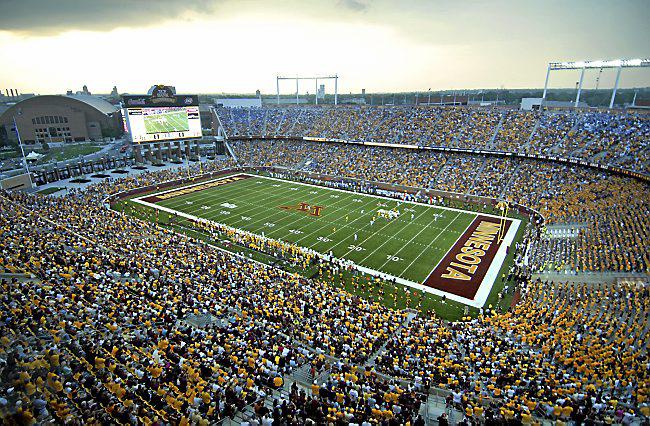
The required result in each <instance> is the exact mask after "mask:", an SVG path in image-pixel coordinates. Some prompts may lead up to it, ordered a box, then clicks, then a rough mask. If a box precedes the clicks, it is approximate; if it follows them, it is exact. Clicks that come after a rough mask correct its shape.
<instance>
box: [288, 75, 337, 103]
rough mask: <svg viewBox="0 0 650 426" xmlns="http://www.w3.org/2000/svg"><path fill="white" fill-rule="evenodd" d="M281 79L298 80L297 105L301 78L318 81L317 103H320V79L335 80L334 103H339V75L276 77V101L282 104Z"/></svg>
mask: <svg viewBox="0 0 650 426" xmlns="http://www.w3.org/2000/svg"><path fill="white" fill-rule="evenodd" d="M280 80H296V105H298V103H299V89H300V87H299V81H300V80H315V82H316V105H318V80H334V105H338V103H339V75H338V74H334V75H326V76H314V77H300V76H298V75H296V76H295V77H281V76H279V75H278V76H276V77H275V88H276V102H277V104H278V105H280Z"/></svg>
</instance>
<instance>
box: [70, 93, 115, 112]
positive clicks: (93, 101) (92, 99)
mask: <svg viewBox="0 0 650 426" xmlns="http://www.w3.org/2000/svg"><path fill="white" fill-rule="evenodd" d="M66 97H67V98H72V99H76V100H78V101H81V102H84V103H87V104H88V105H90V106H92V107H94V108H96V109H98V110H99V111H101V112H103V113H104V114H106V115H108V114H112V113H114V112H115V111H118V110H119V109H120V108H119V107H117V106H115V105H113V104H112V103H110V102H108V101H107V100H104V99H102V98H99V97H97V96H92V95H66Z"/></svg>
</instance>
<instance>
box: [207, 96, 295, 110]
mask: <svg viewBox="0 0 650 426" xmlns="http://www.w3.org/2000/svg"><path fill="white" fill-rule="evenodd" d="M214 103H215V105H217V106H224V107H230V108H249V107H258V108H261V107H262V99H260V98H224V99H215V100H214ZM293 103H296V101H295V100H294V101H293Z"/></svg>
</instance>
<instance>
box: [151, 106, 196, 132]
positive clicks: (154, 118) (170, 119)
mask: <svg viewBox="0 0 650 426" xmlns="http://www.w3.org/2000/svg"><path fill="white" fill-rule="evenodd" d="M144 128H145V130H146V132H147V133H149V134H151V133H170V132H185V131H187V130H189V128H190V126H189V123H188V122H187V112H186V111H185V110H179V111H170V112H165V113H162V114H154V115H145V116H144Z"/></svg>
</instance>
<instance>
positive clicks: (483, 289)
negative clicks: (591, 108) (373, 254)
mask: <svg viewBox="0 0 650 426" xmlns="http://www.w3.org/2000/svg"><path fill="white" fill-rule="evenodd" d="M240 174H241V175H246V176H250V177H259V178H263V179H270V180H275V181H280V182H292V183H296V184H298V185H305V186H311V187H314V188H320V189H330V190H333V191H339V192H345V193H352V194H354V193H355V192H354V191H345V190H342V189H337V188H328V187H325V186H317V185H312V184H308V183H302V182H293V181H288V180H282V179H277V178H271V177H266V176H256V175H251V174H248V173H240ZM235 176H237V175H235ZM229 177H233V176H223V177H220V178H216V179H211V180H208V181H203V182H200V183H195V184H192V185H188V186H184V187H180V188H174V189H170V190H167V191H162V192H158V193H155V194H147V195H143V196H142V197H138V198H133V199H132V201H134V202H136V203H138V204H142V205H143V206H147V207H150V208H153V209H158V210H162V211H164V212H167V213H171V214H176V215H178V216H181V217H184V218H186V219H192V220H195V221H199V222H207V223H217V224H219V225H221V226H223V227H224V228H227V229H230V230H233V231H237V232H242V233H244V234H248V235H254V236H255V237H258V238H265V239H267V240H273V241H277V240H275V239H272V238H266V237H261V236H260V235H258V234H255V233H253V232H249V231H245V230H242V229H239V228H234V227H231V226H228V225H226V224H223V223H220V222H217V221H215V220H208V219H204V218H200V217H197V216H194V215H191V214H187V213H183V212H180V211H177V210H174V209H170V208H167V207H163V206H159V205H157V204H153V203H149V202H147V201H143V200H142V198H148V197H153V196H155V195H160V194H164V193H167V192H172V191H177V190H179V189H182V188H189V187H192V186H198V185H202V184H205V183H208V182H213V181H217V180H222V179H227V178H229ZM359 195H365V196H368V197H375V198H381V199H386V200H393V201H395V199H394V198H390V197H382V196H379V195H373V194H363V193H359ZM400 201H401V202H403V203H410V204H416V205H421V206H427V207H437V208H441V209H445V210H450V211H455V212H462V213H468V214H472V215H476V216H478V214H477V213H476V212H470V211H468V210H461V209H454V208H450V207H442V206H436V205H430V204H425V203H417V202H414V201H403V200H400ZM481 215H482V216H488V217H496V218H500V217H499V216H495V215H490V214H483V213H481ZM474 220H476V218H475V219H474ZM508 220H511V221H512V224H511V225H510V228H509V229H508V232H507V233H506V235H505V237H504V239H503V241H502V242H501V246H500V247H499V250H498V251H497V253H496V255H495V256H494V259H492V263H491V264H490V267H489V268H488V271H487V272H486V274H485V277H483V281H481V284H480V285H479V288H478V290H477V291H476V295H475V296H474V299H467V298H465V297H461V296H458V295H456V294H453V293H447V292H445V291H442V290H438V289H437V288H432V287H428V286H425V285H423V284H418V283H416V282H413V281H409V280H406V279H404V278H401V277H396V276H394V275H391V274H387V273H385V272H380V271H376V270H374V269H370V268H366V267H365V266H360V265H357V264H356V263H354V262H352V261H350V260H344V262H345V263H347V264H350V265H352V266H354V267H355V268H356V269H358V270H359V271H362V272H365V273H367V274H370V275H374V276H377V277H381V278H383V279H385V280H394V281H395V282H397V283H400V284H402V285H406V286H409V287H412V288H415V289H418V290H420V291H423V292H427V293H431V294H435V295H437V296H440V297H442V296H445V297H446V298H447V299H449V300H453V301H455V302H459V303H462V304H464V305H468V306H472V307H475V308H481V307H483V305H485V302H486V300H487V298H488V296H489V295H490V291H491V290H492V286H493V285H494V282H495V281H496V279H497V277H498V275H499V270H501V265H503V262H504V260H505V258H506V249H507V247H508V246H509V245H510V244H512V241H513V240H514V238H515V235H516V234H517V229H519V225H520V223H521V220H519V219H511V218H508ZM471 223H472V222H470V224H471ZM463 233H464V232H463ZM461 235H462V234H461ZM298 247H300V248H301V249H303V250H305V251H307V252H309V253H313V254H315V255H316V256H318V257H320V258H323V259H327V258H329V256H325V255H324V254H323V253H319V252H317V251H315V250H312V249H309V248H307V247H302V246H298ZM451 248H453V245H452V247H450V248H449V250H451ZM226 251H227V250H226ZM229 253H230V252H229ZM445 256H446V254H445ZM442 259H444V256H443V257H442V258H441V261H442ZM337 260H340V259H338V258H337ZM260 263H261V262H260ZM262 264H263V263H262ZM263 265H266V264H263ZM266 266H268V265H266ZM436 267H437V265H436ZM434 269H435V268H434Z"/></svg>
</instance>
